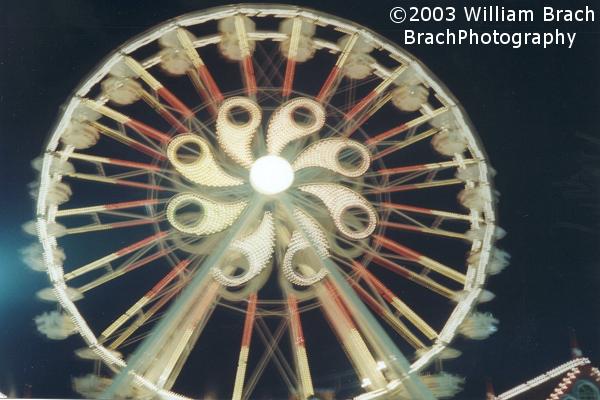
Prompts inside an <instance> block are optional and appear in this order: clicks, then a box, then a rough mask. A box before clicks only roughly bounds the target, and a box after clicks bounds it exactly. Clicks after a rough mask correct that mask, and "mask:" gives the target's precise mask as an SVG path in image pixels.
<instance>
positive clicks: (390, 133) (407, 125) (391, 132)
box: [366, 106, 449, 146]
mask: <svg viewBox="0 0 600 400" xmlns="http://www.w3.org/2000/svg"><path fill="white" fill-rule="evenodd" d="M448 110H449V108H448V107H445V106H443V107H440V108H437V109H435V110H433V111H430V112H428V113H427V114H423V115H421V116H420V117H417V118H415V119H412V120H410V121H408V122H404V123H402V124H400V125H398V126H396V127H394V128H391V129H388V130H387V131H385V132H382V133H379V134H377V135H375V136H372V137H370V138H369V139H367V142H366V144H367V146H373V145H376V144H378V143H379V142H382V141H384V140H387V139H389V138H392V137H394V136H396V135H397V134H399V133H402V132H406V131H407V130H409V129H411V128H416V127H418V126H419V125H422V124H424V123H425V122H427V121H430V120H431V119H433V118H435V117H437V116H439V115H441V114H443V113H445V112H446V111H448ZM421 139H423V138H419V140H421ZM415 141H416V140H415ZM412 143H414V142H411V143H409V144H412Z"/></svg>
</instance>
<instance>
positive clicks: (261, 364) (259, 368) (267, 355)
mask: <svg viewBox="0 0 600 400" xmlns="http://www.w3.org/2000/svg"><path fill="white" fill-rule="evenodd" d="M287 325H288V324H287V321H286V320H285V319H282V320H281V322H280V323H279V326H278V327H277V329H276V330H275V334H274V335H273V339H272V341H271V343H269V344H268V345H267V346H266V347H265V351H264V353H263V354H262V356H261V358H260V360H259V361H258V364H257V365H256V367H255V368H254V372H253V373H252V376H251V377H250V378H249V379H248V383H247V385H246V392H245V393H244V395H243V397H242V400H248V399H250V396H251V395H252V392H253V391H254V388H255V387H256V384H257V383H258V380H259V379H260V377H261V375H262V373H263V372H264V369H265V367H266V365H267V363H268V362H269V360H270V359H271V358H272V357H273V354H274V353H275V347H276V346H278V345H279V342H280V341H281V338H282V337H283V334H284V332H285V329H286V328H287Z"/></svg>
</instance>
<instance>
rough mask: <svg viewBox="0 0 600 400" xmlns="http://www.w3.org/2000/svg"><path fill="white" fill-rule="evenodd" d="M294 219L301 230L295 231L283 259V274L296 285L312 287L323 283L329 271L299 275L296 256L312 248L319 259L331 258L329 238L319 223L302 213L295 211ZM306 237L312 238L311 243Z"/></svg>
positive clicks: (320, 270) (323, 270) (322, 270)
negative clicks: (296, 268) (295, 266)
mask: <svg viewBox="0 0 600 400" xmlns="http://www.w3.org/2000/svg"><path fill="white" fill-rule="evenodd" d="M294 219H295V220H296V221H297V223H298V225H299V228H300V229H299V230H295V231H294V233H293V234H292V238H291V239H290V243H289V244H288V247H287V249H286V252H285V255H284V257H283V267H282V270H283V274H284V275H285V277H286V278H287V279H288V280H289V281H290V282H291V283H293V284H295V285H298V286H311V285H314V284H315V283H317V282H319V281H321V280H322V279H323V278H324V277H325V276H326V275H327V270H326V269H323V268H320V269H319V270H318V271H317V272H316V273H314V274H313V275H310V276H305V275H302V274H298V273H297V272H296V271H295V269H294V256H295V255H296V253H298V252H299V251H302V250H306V249H308V248H312V249H313V250H314V251H315V253H316V255H317V256H318V257H320V258H326V257H329V245H328V243H327V237H326V236H325V233H323V230H322V229H321V228H320V227H319V224H318V222H317V221H315V220H314V218H312V217H310V216H308V215H307V214H305V213H303V212H302V211H300V210H298V209H295V210H294ZM306 237H310V238H311V242H309V241H308V240H307V239H306ZM309 268H310V267H309Z"/></svg>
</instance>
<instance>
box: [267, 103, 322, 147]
mask: <svg viewBox="0 0 600 400" xmlns="http://www.w3.org/2000/svg"><path fill="white" fill-rule="evenodd" d="M300 108H305V109H307V110H308V111H309V112H310V114H311V121H310V124H306V125H304V124H299V123H298V122H297V121H296V120H295V119H294V112H295V111H297V110H298V109H300ZM324 124H325V109H324V108H323V106H322V105H321V104H320V103H319V102H317V101H315V100H312V99H309V98H306V97H297V98H295V99H292V100H290V101H288V102H287V103H284V104H283V105H282V106H281V107H279V108H278V109H277V110H276V111H275V113H273V116H272V117H271V120H270V121H269V129H268V133H267V150H268V152H269V153H270V154H279V153H281V151H283V149H284V148H285V146H286V145H287V144H288V143H290V142H292V141H294V140H296V139H300V138H303V137H305V136H308V135H311V134H313V133H315V132H317V131H318V130H319V129H321V128H322V127H323V125H324Z"/></svg>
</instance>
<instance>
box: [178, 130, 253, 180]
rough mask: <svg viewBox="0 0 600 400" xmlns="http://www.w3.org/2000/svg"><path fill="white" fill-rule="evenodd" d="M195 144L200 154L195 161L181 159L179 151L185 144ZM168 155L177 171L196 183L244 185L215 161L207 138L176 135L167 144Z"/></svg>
mask: <svg viewBox="0 0 600 400" xmlns="http://www.w3.org/2000/svg"><path fill="white" fill-rule="evenodd" d="M189 144H195V145H197V146H198V147H199V148H200V154H199V156H198V158H196V159H195V160H194V161H192V162H189V163H186V162H183V161H181V159H180V158H179V155H178V154H177V152H178V151H179V150H180V149H181V148H182V147H183V146H185V145H189ZM167 157H168V158H169V161H170V162H171V164H173V166H174V167H175V169H176V170H177V172H179V173H180V174H181V175H183V176H184V177H186V178H187V179H189V180H190V181H192V182H194V183H198V184H200V185H204V186H212V187H223V186H238V185H243V184H244V181H243V180H242V179H240V178H235V177H233V176H231V175H229V174H227V173H226V172H225V171H223V169H221V167H220V166H219V165H218V164H217V162H216V161H215V158H214V156H213V154H212V151H211V150H210V146H209V145H208V142H206V140H204V139H202V138H200V137H199V136H196V135H192V134H183V135H178V136H175V137H174V138H173V139H172V140H171V141H170V142H169V145H168V146H167Z"/></svg>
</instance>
